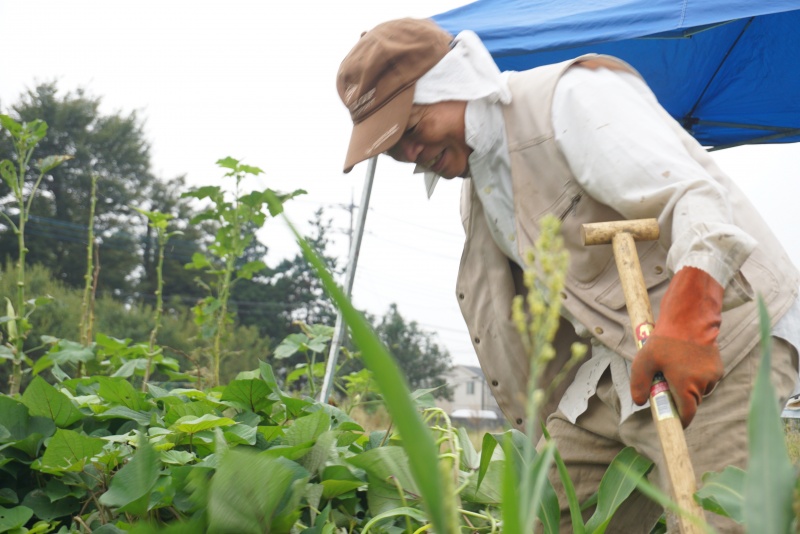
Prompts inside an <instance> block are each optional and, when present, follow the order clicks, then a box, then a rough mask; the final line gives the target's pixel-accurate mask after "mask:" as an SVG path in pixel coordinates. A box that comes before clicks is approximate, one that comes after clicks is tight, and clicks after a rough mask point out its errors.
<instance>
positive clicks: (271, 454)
mask: <svg viewBox="0 0 800 534" xmlns="http://www.w3.org/2000/svg"><path fill="white" fill-rule="evenodd" d="M313 447H314V442H313V441H309V442H308V443H301V444H300V445H291V446H290V445H275V446H274V447H270V448H269V449H267V450H265V451H263V452H262V453H261V455H262V456H267V457H268V458H286V459H287V460H299V459H300V458H302V457H303V456H305V455H306V454H308V453H309V451H311V449H312V448H313Z"/></svg>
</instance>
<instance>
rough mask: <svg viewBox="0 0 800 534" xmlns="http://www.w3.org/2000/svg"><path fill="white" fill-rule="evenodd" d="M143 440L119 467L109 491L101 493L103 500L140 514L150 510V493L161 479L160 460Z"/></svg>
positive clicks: (108, 504)
mask: <svg viewBox="0 0 800 534" xmlns="http://www.w3.org/2000/svg"><path fill="white" fill-rule="evenodd" d="M140 442H141V445H140V446H139V449H138V450H137V451H136V454H134V455H133V458H131V460H130V461H129V462H128V463H127V464H125V466H124V467H123V468H122V469H120V470H119V471H117V473H116V474H115V475H114V478H112V479H111V485H110V486H109V488H108V491H106V492H105V493H104V494H103V495H101V496H100V504H103V505H104V506H111V507H114V508H117V509H118V511H119V512H129V513H132V514H137V515H141V514H144V513H145V512H146V511H147V510H148V505H149V503H150V493H151V492H152V491H153V488H154V487H155V485H156V482H157V481H158V473H159V470H160V469H161V462H160V461H159V459H158V453H156V451H155V449H153V447H152V446H151V445H150V443H149V442H148V441H147V439H142V440H140Z"/></svg>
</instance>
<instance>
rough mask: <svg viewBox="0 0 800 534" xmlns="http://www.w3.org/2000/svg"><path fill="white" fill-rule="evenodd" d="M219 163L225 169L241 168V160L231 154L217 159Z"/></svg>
mask: <svg viewBox="0 0 800 534" xmlns="http://www.w3.org/2000/svg"><path fill="white" fill-rule="evenodd" d="M217 165H218V166H219V167H222V168H223V169H230V170H232V171H235V170H237V169H238V168H239V160H238V159H235V158H232V157H230V156H228V157H225V158H221V159H218V160H217Z"/></svg>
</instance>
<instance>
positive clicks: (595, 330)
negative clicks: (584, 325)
mask: <svg viewBox="0 0 800 534" xmlns="http://www.w3.org/2000/svg"><path fill="white" fill-rule="evenodd" d="M594 333H595V334H597V335H600V334H602V333H603V329H602V328H600V327H599V326H595V327H594Z"/></svg>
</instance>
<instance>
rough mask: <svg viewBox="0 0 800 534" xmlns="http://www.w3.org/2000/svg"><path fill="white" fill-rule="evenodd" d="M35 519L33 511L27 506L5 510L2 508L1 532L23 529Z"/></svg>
mask: <svg viewBox="0 0 800 534" xmlns="http://www.w3.org/2000/svg"><path fill="white" fill-rule="evenodd" d="M31 517H33V510H31V509H30V508H28V507H27V506H15V507H14V508H3V507H2V506H0V532H9V531H12V530H15V529H19V528H22V527H23V526H25V523H27V522H28V520H29V519H30V518H31Z"/></svg>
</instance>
